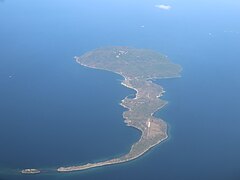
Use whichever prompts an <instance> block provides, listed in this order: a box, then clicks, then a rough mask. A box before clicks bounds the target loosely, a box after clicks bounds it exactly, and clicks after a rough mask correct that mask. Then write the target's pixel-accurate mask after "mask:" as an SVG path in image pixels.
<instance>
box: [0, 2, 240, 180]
mask: <svg viewBox="0 0 240 180" xmlns="http://www.w3.org/2000/svg"><path fill="white" fill-rule="evenodd" d="M156 4H169V5H171V6H172V8H171V9H170V10H168V11H167V10H161V9H158V8H156V7H155V5H156ZM239 10H240V3H239V2H237V1H234V0H230V1H224V0H222V1H216V0H214V1H211V2H208V1H194V2H191V1H188V0H183V1H174V0H172V1H156V0H150V1H149V0H148V1H141V2H138V1H136V0H133V1H131V2H128V1H114V2H113V1H109V0H104V1H97V0H94V1H91V2H89V1H85V0H83V1H81V2H79V1H77V0H68V1H66V0H62V1H56V0H53V1H51V2H50V1H47V0H42V1H38V0H37V1H30V0H22V1H16V0H11V1H10V0H5V1H0V22H1V28H0V48H1V49H0V87H1V88H0V167H1V170H0V179H87V180H90V179H94V180H95V179H104V180H105V179H140V180H141V179H154V180H155V179H156V180H158V179H164V180H175V179H184V180H188V179H199V180H200V179H201V180H202V179H206V180H208V179H209V180H215V179H218V180H221V179H224V180H225V179H229V180H238V179H240V165H239V162H240V156H239V152H240V141H239V137H240V131H239V127H240V121H239V119H240V115H239V112H238V111H239V110H238V107H239V105H240V104H239V102H240V101H239V99H240V95H239V89H240V81H239V76H240V71H239V67H240V66H239V65H240V64H239V57H240V52H239V46H240V23H239V22H238V21H239V20H238V19H240V11H239ZM111 45H126V46H133V47H139V48H150V49H154V50H156V51H159V52H162V53H164V54H166V55H168V56H169V58H170V59H172V61H174V62H176V63H179V64H181V65H182V66H183V69H184V70H183V72H182V77H181V78H176V79H166V80H159V81H157V82H158V83H159V84H161V85H162V86H163V87H164V89H165V90H166V91H167V92H166V93H165V95H164V97H163V98H164V99H166V100H168V101H169V104H168V105H167V106H166V107H165V108H164V109H162V110H161V111H159V112H158V113H156V114H157V116H159V117H162V118H163V119H164V120H165V121H166V122H168V124H169V135H170V138H169V139H168V140H167V141H166V142H164V143H162V144H160V145H159V146H157V147H156V148H154V149H152V150H151V151H150V152H148V153H147V154H146V155H144V156H143V157H141V158H139V159H137V160H135V161H133V162H130V163H125V164H121V165H114V166H110V167H105V168H97V169H92V170H88V171H84V172H76V173H71V174H55V173H49V174H47V175H38V176H17V175H15V174H14V173H12V171H11V169H18V168H19V169H21V168H28V167H36V168H54V167H58V166H62V165H73V164H77V163H79V162H83V163H84V162H88V161H96V160H101V159H106V158H109V157H112V156H115V155H120V154H122V153H124V152H127V151H128V150H129V148H130V146H131V144H132V143H133V142H135V141H137V139H138V138H139V132H138V131H136V130H134V129H132V128H128V127H126V126H125V125H124V123H123V119H122V112H123V111H124V109H123V108H122V107H121V106H119V102H120V101H121V99H123V98H124V97H125V96H127V95H129V94H132V93H133V91H131V90H129V89H126V88H124V87H122V86H121V84H120V80H121V79H122V78H121V77H120V76H118V75H114V74H112V73H109V72H103V71H97V70H91V69H88V68H84V67H81V66H79V65H78V64H77V63H76V62H75V61H74V59H73V56H75V55H80V54H82V53H84V52H86V51H89V50H92V49H94V48H98V47H101V46H111Z"/></svg>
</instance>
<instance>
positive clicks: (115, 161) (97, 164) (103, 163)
mask: <svg viewBox="0 0 240 180" xmlns="http://www.w3.org/2000/svg"><path fill="white" fill-rule="evenodd" d="M74 58H75V60H76V62H77V63H79V64H80V65H81V66H84V67H87V68H92V69H98V70H105V71H109V72H112V73H115V74H119V75H121V76H122V77H123V78H124V80H123V81H122V82H121V85H123V86H125V87H127V88H129V89H133V90H135V91H136V93H135V98H133V99H134V100H137V99H139V90H138V89H137V88H135V87H133V86H131V85H130V84H127V82H128V81H129V78H128V77H126V76H124V75H123V73H121V72H113V71H110V70H107V69H102V68H97V67H92V66H88V65H86V64H83V63H81V62H80V61H79V57H74ZM166 78H168V77H166ZM169 78H170V77H169ZM152 79H159V78H149V79H148V81H150V80H152ZM164 92H165V91H164V90H163V88H162V87H161V92H159V94H158V95H156V97H155V98H157V99H159V98H160V97H161V96H162V95H163V93H164ZM126 98H127V97H125V99H126ZM125 99H123V100H122V101H121V103H120V105H121V106H123V107H124V108H126V109H127V110H128V111H132V109H131V108H129V107H127V106H126V105H124V101H125ZM166 104H167V102H166V101H164V104H163V105H162V106H160V107H158V108H157V109H156V111H154V112H152V113H151V117H152V118H155V119H157V118H156V117H154V113H155V112H157V111H159V110H160V109H161V108H163V107H164V106H165V105H166ZM123 118H124V119H125V120H124V122H125V123H126V125H127V126H131V127H133V128H136V129H138V130H140V131H141V137H140V139H139V140H138V141H137V142H136V143H134V144H133V145H132V146H131V149H130V151H129V153H131V152H132V151H133V150H134V148H135V144H137V143H140V142H142V141H143V138H144V133H146V132H145V131H144V130H143V129H141V128H139V127H138V126H136V125H133V124H130V122H131V120H130V122H129V119H128V117H124V114H123ZM158 120H160V121H162V123H164V125H165V126H166V128H165V131H164V136H163V137H162V138H159V139H158V141H157V142H155V143H153V144H151V145H150V146H148V147H147V148H146V149H144V150H143V151H141V152H140V153H138V154H136V155H135V156H131V157H129V158H127V159H124V160H121V159H120V158H121V157H124V156H126V155H128V154H129V153H127V154H125V155H123V156H121V157H119V158H114V159H110V160H106V161H101V162H95V163H87V164H84V165H79V166H67V167H59V168H58V169H57V171H58V172H60V173H62V172H73V171H81V170H87V169H90V168H97V167H102V166H110V165H114V164H120V163H126V162H128V161H132V160H134V159H137V158H138V157H140V156H142V155H143V154H145V153H146V152H147V151H149V150H150V149H151V148H153V147H154V146H156V145H158V144H159V143H161V142H162V141H164V140H166V139H167V138H168V134H167V124H166V123H165V122H164V121H163V120H161V119H158Z"/></svg>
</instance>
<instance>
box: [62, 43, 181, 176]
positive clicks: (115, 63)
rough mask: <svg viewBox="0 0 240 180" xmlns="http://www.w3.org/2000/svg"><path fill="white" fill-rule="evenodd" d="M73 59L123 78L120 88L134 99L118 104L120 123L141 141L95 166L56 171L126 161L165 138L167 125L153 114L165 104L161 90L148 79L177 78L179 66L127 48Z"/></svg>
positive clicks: (152, 52) (150, 51)
mask: <svg viewBox="0 0 240 180" xmlns="http://www.w3.org/2000/svg"><path fill="white" fill-rule="evenodd" d="M75 59H76V61H77V62H78V63H79V64H81V65H82V66H86V67H89V68H95V69H101V70H106V71H111V72H114V73H117V74H120V75H121V76H123V77H124V80H123V81H122V85H124V86H126V87H128V88H131V89H134V90H135V91H136V96H135V98H129V97H126V98H125V99H123V100H122V102H121V105H122V106H123V107H125V108H127V109H128V111H125V112H124V113H123V117H124V122H125V123H126V124H127V126H132V127H134V128H137V129H138V130H140V131H141V138H140V139H139V141H138V142H136V143H134V144H133V145H132V147H131V149H130V151H129V152H128V153H127V154H125V155H123V156H120V157H116V158H113V159H109V160H106V161H101V162H96V163H87V164H83V165H77V166H69V167H60V168H58V169H57V171H58V172H71V171H79V170H86V169H89V168H95V167H100V166H106V165H112V164H118V163H123V162H127V161H130V160H133V159H136V158H138V157H139V156H141V155H142V154H144V153H145V152H146V151H148V150H149V149H150V148H152V147H153V146H155V145H157V144H159V143H160V142H161V141H163V140H165V139H166V138H167V137H168V136H167V124H166V123H165V122H164V121H163V120H162V119H159V118H156V117H154V113H155V112H156V111H157V110H159V109H160V108H162V107H163V106H164V105H166V103H167V102H166V101H164V100H162V99H160V98H159V97H161V96H162V94H163V93H164V91H163V88H162V87H161V86H159V85H158V84H155V83H154V82H153V81H152V80H154V79H161V78H173V77H179V76H180V72H181V70H182V68H181V66H179V65H177V64H173V63H172V62H170V61H169V60H168V58H167V57H166V56H164V55H161V54H159V53H157V52H154V51H152V50H147V49H135V48H129V47H107V48H100V49H96V50H93V51H90V52H87V53H86V54H84V55H82V56H80V57H75Z"/></svg>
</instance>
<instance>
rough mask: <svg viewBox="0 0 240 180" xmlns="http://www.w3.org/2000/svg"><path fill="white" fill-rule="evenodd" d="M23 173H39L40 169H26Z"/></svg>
mask: <svg viewBox="0 0 240 180" xmlns="http://www.w3.org/2000/svg"><path fill="white" fill-rule="evenodd" d="M21 173H22V174H39V173H40V171H39V170H38V169H24V170H22V171H21Z"/></svg>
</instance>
